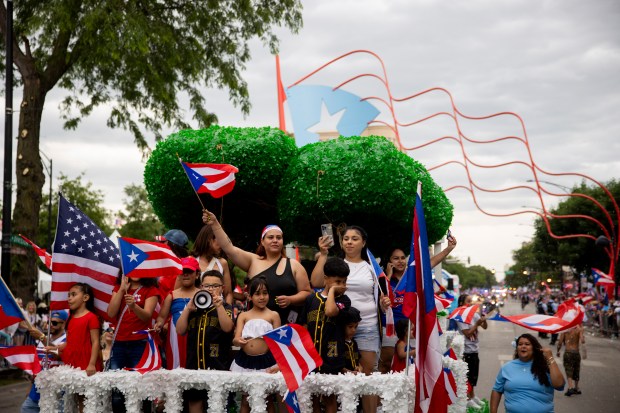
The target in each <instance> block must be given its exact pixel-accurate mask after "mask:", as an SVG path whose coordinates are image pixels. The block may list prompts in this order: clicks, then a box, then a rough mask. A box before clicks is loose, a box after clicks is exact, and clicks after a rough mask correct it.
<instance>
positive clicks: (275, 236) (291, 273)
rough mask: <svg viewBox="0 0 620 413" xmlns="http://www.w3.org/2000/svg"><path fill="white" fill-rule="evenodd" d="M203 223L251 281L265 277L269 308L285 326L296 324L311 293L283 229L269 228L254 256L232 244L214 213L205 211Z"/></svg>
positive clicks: (306, 274) (306, 275)
mask: <svg viewBox="0 0 620 413" xmlns="http://www.w3.org/2000/svg"><path fill="white" fill-rule="evenodd" d="M202 221H203V222H204V223H205V224H207V225H210V226H211V228H212V229H213V234H215V239H216V240H217V242H218V244H219V245H220V246H221V247H222V250H223V251H224V252H225V253H226V256H228V258H229V259H230V260H231V261H232V262H233V263H234V264H235V265H237V266H238V267H239V268H241V269H242V270H244V271H247V273H248V278H249V279H250V280H251V279H252V278H254V277H256V276H257V275H263V276H265V278H266V279H267V284H268V285H269V291H270V296H269V302H268V303H267V308H269V309H270V310H273V311H276V312H277V313H278V314H279V315H280V320H281V321H282V323H287V322H290V323H294V322H295V321H296V320H297V316H298V312H297V308H299V307H301V306H302V305H303V303H304V301H305V299H306V297H307V296H308V295H310V293H311V290H310V283H309V282H308V273H307V272H306V270H305V269H304V267H303V266H302V265H301V264H300V263H299V262H298V261H296V260H294V259H292V258H287V257H286V254H285V252H284V239H283V232H282V230H281V229H280V227H278V226H277V225H267V226H266V227H265V228H264V229H263V232H262V234H261V238H260V244H259V246H258V249H257V250H256V253H255V254H253V253H251V252H248V251H244V250H242V249H241V248H238V247H235V246H234V245H233V243H232V242H231V241H230V238H228V236H227V235H226V233H225V232H224V229H223V228H222V226H221V225H220V223H219V222H218V221H217V218H216V217H215V215H214V214H213V213H212V212H210V211H207V210H204V211H203V214H202Z"/></svg>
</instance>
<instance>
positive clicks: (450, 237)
mask: <svg viewBox="0 0 620 413" xmlns="http://www.w3.org/2000/svg"><path fill="white" fill-rule="evenodd" d="M446 239H447V240H449V241H451V240H452V231H450V230H449V229H448V233H447V234H446Z"/></svg>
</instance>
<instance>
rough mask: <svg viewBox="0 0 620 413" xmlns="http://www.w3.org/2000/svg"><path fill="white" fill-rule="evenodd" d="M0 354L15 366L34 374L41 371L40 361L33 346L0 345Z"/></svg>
mask: <svg viewBox="0 0 620 413" xmlns="http://www.w3.org/2000/svg"><path fill="white" fill-rule="evenodd" d="M0 356H2V357H4V358H5V359H6V361H8V362H9V363H11V364H12V365H14V366H15V367H17V368H19V369H21V370H24V371H25V372H26V373H28V374H31V375H33V376H36V375H37V374H38V373H39V372H40V371H41V362H39V357H37V348H36V347H35V346H11V347H8V346H0Z"/></svg>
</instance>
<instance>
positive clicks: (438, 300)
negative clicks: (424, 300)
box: [435, 294, 454, 312]
mask: <svg viewBox="0 0 620 413" xmlns="http://www.w3.org/2000/svg"><path fill="white" fill-rule="evenodd" d="M452 301H454V300H450V299H448V298H443V297H441V296H440V295H439V294H435V307H437V311H438V312H439V311H443V310H445V309H446V308H448V307H450V305H451V304H452Z"/></svg>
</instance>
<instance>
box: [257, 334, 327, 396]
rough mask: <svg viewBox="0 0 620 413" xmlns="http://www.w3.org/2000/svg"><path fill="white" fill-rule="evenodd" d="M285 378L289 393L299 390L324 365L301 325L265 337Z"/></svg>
mask: <svg viewBox="0 0 620 413" xmlns="http://www.w3.org/2000/svg"><path fill="white" fill-rule="evenodd" d="M263 339H265V342H266V343H267V345H268V346H269V350H271V354H273V357H274V358H275V359H276V363H278V367H280V371H281V372H282V375H283V376H284V381H285V382H286V386H287V387H288V391H289V392H294V391H295V390H297V389H298V388H299V386H300V385H301V383H302V381H303V380H304V378H305V377H306V376H307V375H308V373H310V372H311V371H312V370H314V369H315V368H317V367H320V366H321V365H322V364H323V359H321V356H320V355H319V353H317V351H316V349H315V348H314V344H313V343H312V338H311V337H310V334H309V333H308V331H307V330H306V329H305V328H303V327H302V326H300V325H299V324H287V325H285V326H282V327H278V328H276V329H275V330H271V331H269V332H267V333H266V334H265V335H263Z"/></svg>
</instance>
